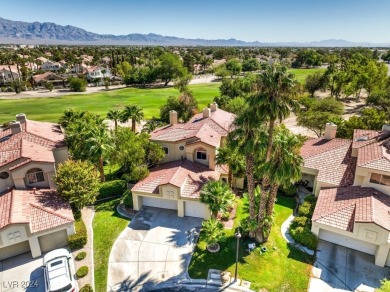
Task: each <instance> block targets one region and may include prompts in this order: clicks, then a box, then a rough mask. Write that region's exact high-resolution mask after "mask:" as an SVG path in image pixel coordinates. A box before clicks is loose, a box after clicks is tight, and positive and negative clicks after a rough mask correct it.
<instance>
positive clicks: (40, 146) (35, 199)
mask: <svg viewBox="0 0 390 292" xmlns="http://www.w3.org/2000/svg"><path fill="white" fill-rule="evenodd" d="M67 159H68V151H67V147H66V145H65V143H64V135H63V133H62V131H61V128H60V127H59V126H57V125H55V124H51V123H44V122H36V121H31V120H27V119H26V116H25V115H24V114H19V115H17V116H16V121H14V122H12V123H11V124H10V126H9V127H8V128H6V129H3V130H2V131H0V259H5V258H8V257H11V256H14V255H17V254H20V253H24V252H28V251H31V254H32V256H33V257H37V256H40V255H41V253H42V252H46V251H49V250H52V249H54V248H58V247H62V246H65V245H66V244H67V237H68V236H69V235H71V234H74V232H75V229H74V218H73V215H72V211H71V208H70V205H69V203H66V202H64V201H62V200H61V199H60V198H59V197H58V196H57V195H56V193H55V191H54V189H55V184H54V182H53V179H52V177H53V175H54V174H55V170H56V167H57V166H58V164H60V163H62V162H64V161H66V160H67Z"/></svg>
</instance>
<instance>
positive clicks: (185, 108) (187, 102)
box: [160, 92, 198, 123]
mask: <svg viewBox="0 0 390 292" xmlns="http://www.w3.org/2000/svg"><path fill="white" fill-rule="evenodd" d="M171 110H175V111H176V112H177V117H178V119H179V120H183V121H184V122H187V121H188V120H189V119H190V118H191V117H192V116H193V115H194V114H195V113H196V112H197V110H198V102H197V100H196V99H195V98H194V97H193V96H192V95H191V93H187V92H185V93H183V94H182V95H181V96H179V97H178V98H175V97H173V96H170V97H168V99H167V102H166V103H165V104H164V105H162V106H161V107H160V119H161V121H163V122H165V123H169V112H170V111H171Z"/></svg>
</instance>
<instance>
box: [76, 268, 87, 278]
mask: <svg viewBox="0 0 390 292" xmlns="http://www.w3.org/2000/svg"><path fill="white" fill-rule="evenodd" d="M87 274H88V267H87V266H82V267H80V268H79V269H78V270H77V272H76V275H77V278H83V277H85V276H86V275H87Z"/></svg>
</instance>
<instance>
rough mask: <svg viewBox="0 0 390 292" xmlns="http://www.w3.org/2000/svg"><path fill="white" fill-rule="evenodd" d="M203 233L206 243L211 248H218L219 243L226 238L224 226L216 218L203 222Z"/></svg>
mask: <svg viewBox="0 0 390 292" xmlns="http://www.w3.org/2000/svg"><path fill="white" fill-rule="evenodd" d="M202 232H203V234H204V237H205V241H206V243H207V245H208V246H209V247H210V248H216V246H217V245H218V241H220V240H222V239H223V238H224V236H225V232H224V231H223V224H222V223H221V222H219V221H218V220H217V219H215V218H211V219H210V220H206V221H203V223H202Z"/></svg>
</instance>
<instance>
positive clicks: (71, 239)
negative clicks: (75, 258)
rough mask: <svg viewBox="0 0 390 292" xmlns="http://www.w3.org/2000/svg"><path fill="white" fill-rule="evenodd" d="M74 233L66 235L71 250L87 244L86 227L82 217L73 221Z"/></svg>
mask: <svg viewBox="0 0 390 292" xmlns="http://www.w3.org/2000/svg"><path fill="white" fill-rule="evenodd" d="M74 225H75V229H76V233H75V234H73V235H70V236H68V245H69V248H70V249H71V250H76V249H78V248H83V247H84V246H85V245H86V244H87V228H86V227H85V224H84V221H83V219H81V218H80V219H79V220H76V221H75V224H74Z"/></svg>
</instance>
